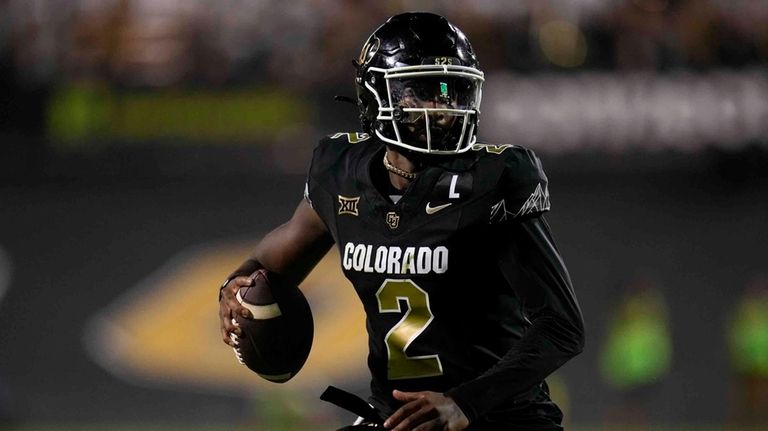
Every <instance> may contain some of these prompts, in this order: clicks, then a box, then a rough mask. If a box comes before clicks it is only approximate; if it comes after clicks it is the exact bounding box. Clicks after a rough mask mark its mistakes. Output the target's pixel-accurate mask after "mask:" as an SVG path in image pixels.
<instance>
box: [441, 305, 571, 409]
mask: <svg viewBox="0 0 768 431" xmlns="http://www.w3.org/2000/svg"><path fill="white" fill-rule="evenodd" d="M583 347H584V332H583V330H582V329H581V326H579V325H574V324H573V322H570V321H568V320H567V319H563V318H561V317H557V316H555V315H542V316H540V317H539V318H538V319H536V320H535V321H534V322H533V326H531V327H530V328H529V329H528V331H527V332H526V335H525V336H524V337H523V339H521V340H520V342H519V343H518V344H516V345H515V347H514V348H513V349H511V350H510V351H509V352H507V354H506V355H505V356H504V357H503V358H502V359H501V360H500V361H499V362H498V363H497V364H496V365H495V366H494V367H493V368H491V369H490V370H488V371H487V372H486V373H484V374H483V375H482V376H480V377H478V378H476V379H474V380H471V381H469V382H466V383H464V384H462V385H460V386H458V387H456V388H453V389H451V390H449V391H448V392H447V395H448V396H450V397H451V398H453V399H454V401H456V404H458V405H459V407H460V408H461V409H462V411H463V412H464V414H465V415H467V417H468V418H469V419H470V421H474V420H475V419H477V418H478V417H480V416H482V415H484V414H485V413H487V412H488V411H490V410H492V409H493V408H494V407H496V406H498V405H500V404H508V403H509V402H510V400H518V399H520V400H522V399H525V397H524V395H526V394H527V393H528V392H530V391H531V390H533V389H534V388H535V387H536V386H537V385H539V384H540V383H541V382H542V380H544V379H545V378H546V377H547V376H548V375H550V374H551V373H552V372H554V371H555V370H557V369H558V368H560V367H561V366H562V365H563V364H564V363H566V362H567V361H568V360H569V359H571V358H572V357H574V356H576V355H577V354H579V353H580V352H581V351H582V349H583Z"/></svg>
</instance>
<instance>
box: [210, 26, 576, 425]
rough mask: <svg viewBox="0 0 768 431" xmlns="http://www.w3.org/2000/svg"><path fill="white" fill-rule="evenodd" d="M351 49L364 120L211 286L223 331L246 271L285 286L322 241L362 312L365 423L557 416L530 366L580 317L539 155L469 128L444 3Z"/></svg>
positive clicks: (552, 360) (464, 78)
mask: <svg viewBox="0 0 768 431" xmlns="http://www.w3.org/2000/svg"><path fill="white" fill-rule="evenodd" d="M355 64H356V67H357V74H356V77H355V79H356V87H357V104H358V107H359V111H360V120H361V123H362V128H363V131H362V132H357V133H337V134H334V135H332V136H329V137H327V138H325V139H323V140H321V141H320V143H319V144H318V146H317V147H316V148H315V151H314V156H313V159H312V163H311V166H310V169H309V174H308V176H307V183H306V188H305V199H304V200H303V201H302V202H301V203H300V204H299V205H298V207H297V208H296V210H295V213H294V214H293V216H292V218H291V219H290V220H289V221H288V222H287V223H285V224H283V225H282V226H280V227H278V228H276V229H275V230H273V231H272V232H271V233H269V234H268V235H267V236H266V237H265V238H264V239H263V240H262V241H261V242H260V244H259V245H258V246H257V247H256V249H255V251H254V253H253V255H252V256H251V257H250V258H249V259H248V260H247V261H246V262H245V263H243V265H242V266H241V267H240V268H238V269H237V270H236V271H234V272H233V273H232V274H231V276H230V277H229V278H228V279H227V281H226V282H225V283H224V285H223V287H222V290H221V300H220V304H219V315H220V316H219V317H220V320H221V332H222V338H223V340H224V342H225V343H227V344H230V345H231V344H232V343H233V342H232V341H231V339H230V335H231V334H232V333H236V334H237V333H239V331H240V328H238V327H237V326H235V325H233V324H232V323H231V318H232V316H233V315H234V314H235V313H243V314H244V315H246V316H247V315H248V311H247V310H245V309H244V308H243V307H241V306H240V304H239V303H238V302H237V300H236V299H235V296H234V293H235V292H236V291H237V289H239V288H240V287H243V286H247V285H248V284H249V283H250V282H249V280H248V278H247V275H248V274H250V273H252V272H253V271H255V270H256V269H258V268H262V267H264V268H267V269H269V270H271V271H274V272H277V273H280V274H281V275H283V276H284V277H286V279H288V280H291V281H293V282H295V283H298V282H300V281H301V280H302V279H303V278H304V277H305V276H306V275H307V273H308V272H309V271H310V270H311V269H312V268H313V266H314V265H315V264H316V263H317V262H318V261H319V260H320V259H321V258H322V257H323V256H324V255H325V254H326V252H327V251H328V250H329V249H330V248H331V247H332V246H333V245H334V244H336V246H337V247H338V250H339V253H340V255H341V266H342V270H343V272H344V274H345V276H346V277H347V278H348V279H349V280H350V281H351V282H352V284H353V285H354V287H355V290H356V292H357V294H358V296H359V297H360V300H361V301H362V303H363V306H364V309H365V312H366V316H367V324H366V329H367V331H368V339H369V349H370V352H369V356H368V367H369V369H370V372H371V378H372V380H371V392H372V393H371V396H370V398H369V401H370V403H371V405H372V406H373V407H375V409H376V411H378V412H379V415H380V418H379V420H370V419H369V420H368V422H369V424H368V425H370V426H372V427H374V428H375V427H379V428H382V427H383V428H385V429H394V430H397V431H404V430H433V429H434V430H437V429H439V430H463V429H469V430H493V431H499V430H512V429H514V430H561V429H562V427H561V420H562V413H561V412H560V410H559V409H558V407H557V406H556V405H555V404H554V403H553V402H552V401H551V399H550V398H549V394H548V388H547V385H546V383H545V381H544V379H545V378H546V377H547V376H548V375H549V374H550V373H552V372H553V371H555V370H556V369H558V368H559V367H560V366H561V365H563V364H564V363H565V362H566V361H568V360H569V359H570V358H572V357H573V356H575V355H577V354H578V353H579V352H581V350H582V348H583V345H584V330H583V321H582V315H581V311H580V309H579V305H578V303H577V300H576V297H575V295H574V290H573V287H572V285H571V280H570V277H569V275H568V272H567V270H566V267H565V264H564V263H563V259H562V257H561V256H560V253H559V252H558V250H557V247H556V246H555V243H554V240H553V238H552V235H551V233H550V229H549V226H548V225H547V223H546V221H545V220H544V217H543V215H542V214H543V213H544V212H546V211H548V210H549V208H550V204H549V191H548V187H547V177H546V176H545V174H544V171H543V170H542V166H541V163H540V161H539V159H538V158H537V157H536V155H535V154H534V153H533V152H532V151H530V150H528V149H525V148H522V147H519V146H515V145H510V144H504V145H488V144H483V143H479V142H478V141H477V138H476V136H477V125H478V120H479V115H480V102H481V95H482V84H483V81H484V75H483V72H481V71H480V69H479V64H478V61H477V58H476V56H475V53H474V51H473V50H472V47H471V45H470V43H469V40H468V39H467V37H466V36H465V35H464V34H463V33H462V32H461V31H460V30H459V29H458V28H456V27H455V26H454V25H452V24H451V23H449V22H448V21H447V20H446V19H445V18H443V17H441V16H438V15H434V14H430V13H405V14H401V15H396V16H394V17H392V18H390V19H389V20H388V21H387V22H386V23H384V24H383V25H382V26H381V27H379V28H378V29H377V30H376V31H375V32H374V33H373V34H372V35H371V36H370V37H369V38H368V40H367V41H366V42H365V45H364V47H363V49H362V52H361V53H360V56H359V58H358V59H357V61H356V62H355ZM354 428H358V429H371V427H369V426H362V425H358V426H356V427H354ZM354 428H350V429H354Z"/></svg>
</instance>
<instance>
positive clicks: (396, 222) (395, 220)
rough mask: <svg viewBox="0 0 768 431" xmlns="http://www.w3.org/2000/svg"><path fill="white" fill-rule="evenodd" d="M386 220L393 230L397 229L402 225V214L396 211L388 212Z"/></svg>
mask: <svg viewBox="0 0 768 431" xmlns="http://www.w3.org/2000/svg"><path fill="white" fill-rule="evenodd" d="M386 220H387V226H389V228H390V229H392V230H394V229H397V227H398V226H400V215H399V214H398V213H396V212H394V211H390V212H388V213H387V218H386Z"/></svg>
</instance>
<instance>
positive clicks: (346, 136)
mask: <svg viewBox="0 0 768 431" xmlns="http://www.w3.org/2000/svg"><path fill="white" fill-rule="evenodd" d="M326 139H334V140H342V141H343V140H346V142H347V143H350V144H357V143H358V142H363V141H367V140H369V139H371V135H369V134H367V133H363V132H336V133H334V134H332V135H328V136H327V137H326Z"/></svg>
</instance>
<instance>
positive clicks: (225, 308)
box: [219, 276, 253, 347]
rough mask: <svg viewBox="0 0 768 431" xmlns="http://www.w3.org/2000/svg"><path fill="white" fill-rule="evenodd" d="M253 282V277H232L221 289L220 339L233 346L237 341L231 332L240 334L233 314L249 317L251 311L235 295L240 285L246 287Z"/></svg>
mask: <svg viewBox="0 0 768 431" xmlns="http://www.w3.org/2000/svg"><path fill="white" fill-rule="evenodd" d="M252 284H253V279H252V278H251V277H248V276H241V277H235V278H233V279H232V280H231V281H230V282H229V283H227V286H226V287H224V288H223V289H221V300H220V301H219V320H220V323H221V340H222V341H224V343H226V344H227V345H228V346H231V347H235V345H236V344H237V342H236V341H235V339H236V338H237V337H234V336H233V335H232V334H235V335H237V336H240V335H242V330H241V329H240V327H239V326H238V325H237V323H235V319H234V318H235V315H240V316H243V317H245V318H249V317H251V312H250V311H248V309H247V308H245V307H243V306H242V304H240V302H239V301H238V300H237V298H236V297H235V295H236V294H237V291H238V290H240V288H241V287H247V286H250V285H252Z"/></svg>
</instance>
